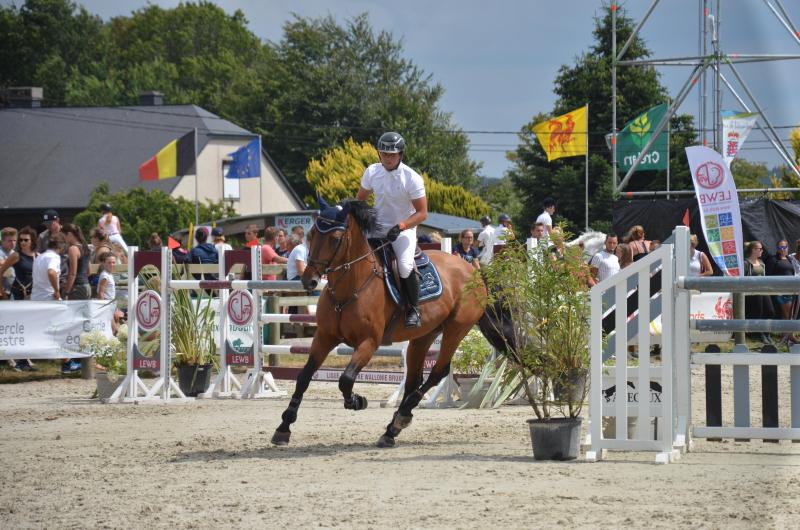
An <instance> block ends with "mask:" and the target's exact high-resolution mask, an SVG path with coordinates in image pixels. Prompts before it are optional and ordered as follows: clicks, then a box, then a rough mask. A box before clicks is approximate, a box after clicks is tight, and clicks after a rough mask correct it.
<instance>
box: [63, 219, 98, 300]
mask: <svg viewBox="0 0 800 530" xmlns="http://www.w3.org/2000/svg"><path fill="white" fill-rule="evenodd" d="M61 231H62V232H63V233H64V239H65V241H66V242H67V281H66V283H65V285H64V293H65V295H66V297H65V299H67V300H88V299H89V298H91V295H92V290H91V288H90V287H89V259H90V256H89V245H87V244H86V240H85V239H84V238H83V231H81V227H80V226H78V225H75V224H72V223H68V224H66V225H64V227H63V228H62V229H61Z"/></svg>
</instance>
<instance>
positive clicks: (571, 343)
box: [481, 232, 591, 460]
mask: <svg viewBox="0 0 800 530" xmlns="http://www.w3.org/2000/svg"><path fill="white" fill-rule="evenodd" d="M553 236H554V237H553V243H554V245H553V246H552V247H548V246H547V245H539V246H537V247H535V248H533V249H531V250H530V251H528V250H527V249H526V248H525V247H524V246H523V245H520V244H517V243H513V242H511V243H509V244H508V245H507V246H506V248H505V249H503V252H500V253H498V254H497V255H495V256H494V258H493V259H492V262H491V263H490V264H489V265H488V266H487V267H484V268H482V270H483V271H484V277H485V282H486V285H487V289H488V291H489V297H488V298H489V299H488V304H489V305H488V309H489V313H490V315H491V316H492V318H489V319H484V320H483V321H482V322H481V325H482V327H484V328H485V327H487V326H488V327H490V328H492V329H484V331H486V332H487V333H489V335H490V336H492V337H495V338H494V339H493V344H494V342H499V344H494V346H495V347H496V348H497V349H498V350H499V351H500V352H501V354H502V355H503V356H505V357H506V359H507V360H508V365H509V368H510V372H511V374H513V376H511V375H509V380H514V379H516V380H517V381H518V382H522V384H521V388H522V389H523V391H524V396H525V398H526V400H527V402H528V403H529V404H530V406H531V408H532V409H533V412H534V414H535V416H536V419H532V420H528V423H529V426H530V432H531V442H532V445H533V453H534V457H535V458H536V459H539V460H541V459H558V460H568V459H573V458H577V456H578V453H579V451H580V443H579V442H580V431H581V417H580V412H581V408H582V406H583V402H584V400H585V397H586V384H585V383H586V377H587V375H588V369H589V319H590V315H591V307H590V302H589V297H588V288H587V287H586V285H587V283H586V280H587V274H588V270H587V267H586V265H585V264H584V262H583V260H582V256H581V249H580V248H578V247H565V246H564V245H563V240H564V239H563V238H564V236H563V235H561V233H559V232H556V233H555V234H554V235H553ZM503 330H505V332H503ZM518 384H519V383H518ZM554 387H558V389H559V390H560V392H559V397H558V398H554V397H553V391H554Z"/></svg>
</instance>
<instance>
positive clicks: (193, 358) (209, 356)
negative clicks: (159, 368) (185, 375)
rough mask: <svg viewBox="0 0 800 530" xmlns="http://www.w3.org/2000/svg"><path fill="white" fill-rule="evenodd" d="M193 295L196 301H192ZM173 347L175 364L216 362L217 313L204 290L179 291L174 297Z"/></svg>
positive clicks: (174, 292) (176, 291)
mask: <svg viewBox="0 0 800 530" xmlns="http://www.w3.org/2000/svg"><path fill="white" fill-rule="evenodd" d="M192 293H194V294H195V297H192ZM171 313H172V321H171V326H172V347H173V348H174V359H175V364H194V365H203V364H208V363H210V362H214V361H215V360H216V352H217V344H216V341H215V340H214V338H215V337H214V318H215V314H214V310H213V309H212V307H211V295H209V294H207V293H206V292H205V291H203V290H197V291H189V290H183V289H178V290H175V291H173V294H172V312H171Z"/></svg>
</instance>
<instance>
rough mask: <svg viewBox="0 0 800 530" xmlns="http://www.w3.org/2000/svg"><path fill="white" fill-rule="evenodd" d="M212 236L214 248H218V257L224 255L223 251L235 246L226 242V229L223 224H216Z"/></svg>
mask: <svg viewBox="0 0 800 530" xmlns="http://www.w3.org/2000/svg"><path fill="white" fill-rule="evenodd" d="M211 237H212V238H214V248H216V249H217V257H218V258H219V257H220V256H222V253H223V252H225V251H227V250H233V247H232V246H230V245H229V244H228V243H226V242H225V231H224V230H223V229H222V227H221V226H215V227H214V228H212V229H211Z"/></svg>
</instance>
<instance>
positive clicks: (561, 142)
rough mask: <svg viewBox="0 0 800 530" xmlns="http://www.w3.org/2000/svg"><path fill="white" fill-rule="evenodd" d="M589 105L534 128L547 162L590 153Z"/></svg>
mask: <svg viewBox="0 0 800 530" xmlns="http://www.w3.org/2000/svg"><path fill="white" fill-rule="evenodd" d="M588 116H589V105H588V104H587V105H584V106H583V107H581V108H579V109H575V110H573V111H571V112H567V113H566V114H563V115H561V116H558V117H557V118H553V119H550V120H547V121H544V122H542V123H538V124H536V125H534V126H533V132H534V133H535V134H536V138H538V139H539V143H540V144H542V149H544V152H545V153H547V161H548V162H549V161H552V160H555V159H556V158H563V157H565V156H578V155H585V154H586V153H587V151H588V149H587V147H588V143H589V141H588V138H589V137H588V133H589V118H588Z"/></svg>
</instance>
